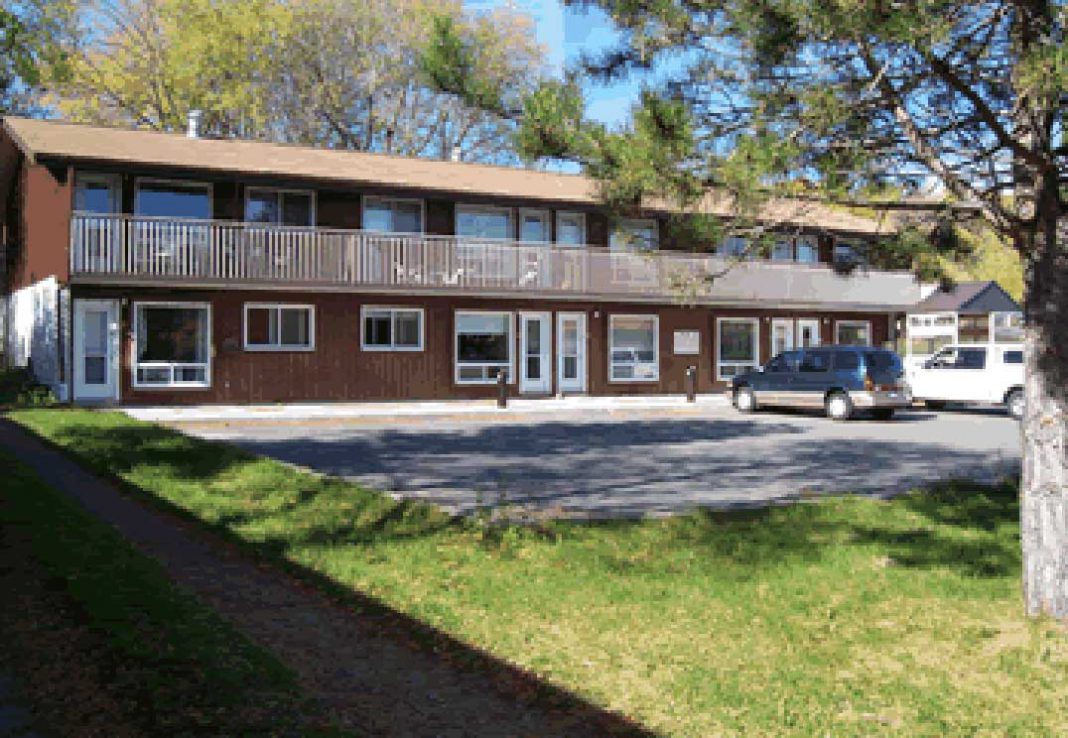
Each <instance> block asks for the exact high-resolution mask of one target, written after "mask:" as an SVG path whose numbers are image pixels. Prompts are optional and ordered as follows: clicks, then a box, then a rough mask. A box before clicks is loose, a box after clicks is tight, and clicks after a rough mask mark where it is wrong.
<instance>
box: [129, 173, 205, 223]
mask: <svg viewBox="0 0 1068 738" xmlns="http://www.w3.org/2000/svg"><path fill="white" fill-rule="evenodd" d="M135 200H136V202H135V207H134V209H135V210H136V212H137V214H138V215H145V216H150V217H156V218H198V219H201V220H208V219H209V218H211V185H208V184H204V183H202V182H181V181H177V180H162V179H141V180H138V182H137V197H136V198H135Z"/></svg>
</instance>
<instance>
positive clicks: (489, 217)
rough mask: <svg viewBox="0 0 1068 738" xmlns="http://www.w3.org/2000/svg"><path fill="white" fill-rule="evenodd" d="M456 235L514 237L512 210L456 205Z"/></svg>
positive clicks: (466, 236) (468, 236)
mask: <svg viewBox="0 0 1068 738" xmlns="http://www.w3.org/2000/svg"><path fill="white" fill-rule="evenodd" d="M456 235H457V236H461V237H464V238H499V239H511V238H514V236H513V231H512V211H511V209H509V208H495V207H490V206H486V205H458V206H457V207H456Z"/></svg>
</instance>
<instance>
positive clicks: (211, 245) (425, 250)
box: [70, 214, 921, 312]
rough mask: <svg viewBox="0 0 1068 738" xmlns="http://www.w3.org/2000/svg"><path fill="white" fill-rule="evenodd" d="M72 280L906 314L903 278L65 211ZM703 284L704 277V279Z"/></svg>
mask: <svg viewBox="0 0 1068 738" xmlns="http://www.w3.org/2000/svg"><path fill="white" fill-rule="evenodd" d="M70 267H71V281H72V282H74V283H76V284H118V285H146V286H160V285H171V286H175V287H179V286H180V287H205V288H230V289H233V288H235V287H240V288H247V289H296V290H309V291H345V292H394V293H397V292H403V293H405V294H455V295H468V296H482V297H527V298H534V299H583V300H591V299H596V300H614V301H621V302H686V303H691V304H717V305H734V304H737V305H753V304H754V303H756V304H761V305H766V306H772V305H774V306H776V307H797V308H806V307H823V308H830V309H841V310H872V311H895V312H896V311H904V310H905V309H907V308H908V307H910V306H911V305H913V304H915V303H916V302H917V301H918V300H919V299H920V297H921V294H920V290H921V288H920V285H919V284H918V283H917V282H916V281H915V279H914V278H913V276H912V275H911V274H907V273H902V272H885V271H878V272H877V271H866V270H856V271H854V273H852V274H850V275H848V276H846V275H842V274H839V273H838V272H836V271H835V270H834V269H832V268H830V267H829V266H828V265H824V264H794V263H783V262H770V261H745V262H733V261H729V260H727V259H724V258H721V257H717V256H713V255H704V254H690V253H685V252H677V251H676V252H672V251H618V250H609V249H604V248H597V247H590V246H581V247H579V246H563V245H557V244H532V243H522V242H515V241H500V240H495V239H471V238H457V237H453V236H434V235H422V234H417V235H408V234H390V233H375V232H367V231H352V230H348V231H346V230H327V229H320V228H294V227H286V226H275V225H263V224H256V223H239V222H232V221H216V220H212V221H203V220H190V219H170V218H148V217H140V216H128V215H88V214H75V215H74V216H73V217H72V220H71V248H70ZM710 276H714V278H712V279H709V277H710Z"/></svg>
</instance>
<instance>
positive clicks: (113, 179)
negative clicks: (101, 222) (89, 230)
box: [74, 172, 120, 215]
mask: <svg viewBox="0 0 1068 738" xmlns="http://www.w3.org/2000/svg"><path fill="white" fill-rule="evenodd" d="M119 189H120V187H119V177H118V175H114V174H86V173H82V172H79V173H78V176H77V186H76V187H75V190H74V209H75V210H76V211H77V212H79V213H95V214H98V215H112V214H114V213H117V212H119Z"/></svg>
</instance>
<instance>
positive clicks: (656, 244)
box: [608, 218, 660, 251]
mask: <svg viewBox="0 0 1068 738" xmlns="http://www.w3.org/2000/svg"><path fill="white" fill-rule="evenodd" d="M650 226H652V231H653V243H652V244H645V245H636V244H633V243H626V244H613V243H612V241H613V240H614V238H615V237H616V234H618V233H620V232H622V230H623V229H632V230H637V229H639V228H640V229H646V228H649V227H650ZM629 240H631V239H628V241H629ZM608 247H609V249H611V250H613V251H626V250H636V251H659V250H660V223H659V221H657V219H656V218H622V219H621V220H620V221H619V222H617V223H616V225H615V227H614V228H613V229H612V232H611V233H610V234H609V235H608Z"/></svg>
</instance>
